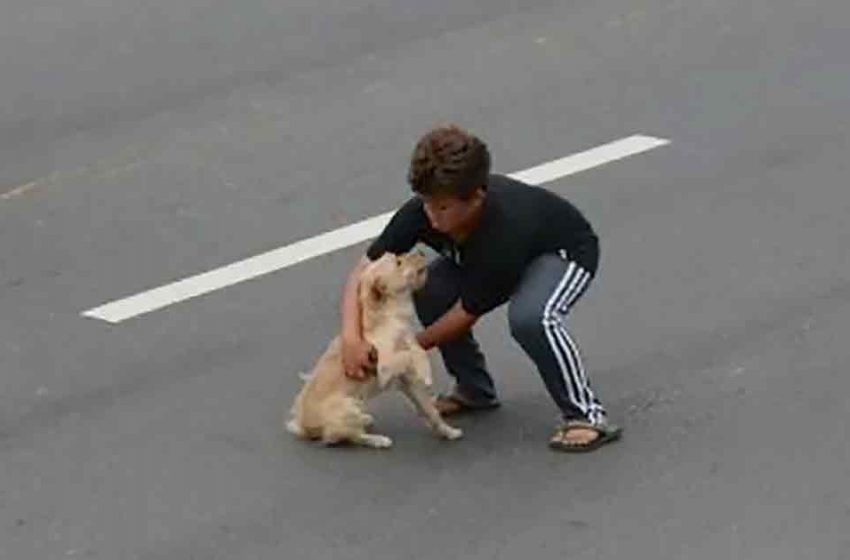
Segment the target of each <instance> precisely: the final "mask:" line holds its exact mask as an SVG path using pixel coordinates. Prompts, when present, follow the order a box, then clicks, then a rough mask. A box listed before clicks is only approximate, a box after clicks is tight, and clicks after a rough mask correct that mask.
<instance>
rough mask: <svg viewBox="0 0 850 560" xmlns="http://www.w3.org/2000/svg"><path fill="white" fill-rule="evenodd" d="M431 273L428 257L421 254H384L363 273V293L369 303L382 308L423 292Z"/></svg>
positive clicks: (361, 282) (361, 278) (361, 283)
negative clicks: (427, 261) (388, 303)
mask: <svg viewBox="0 0 850 560" xmlns="http://www.w3.org/2000/svg"><path fill="white" fill-rule="evenodd" d="M427 270H428V269H427V263H426V261H425V255H423V254H422V253H420V252H419V251H410V252H409V253H404V254H400V255H394V254H392V253H384V254H383V256H381V257H380V258H379V259H377V260H375V261H373V262H371V263H369V264H368V265H367V266H366V268H365V269H364V270H363V275H362V276H361V277H360V286H361V290H362V293H363V295H364V296H365V297H366V298H368V300H369V301H371V302H372V303H378V304H380V303H382V302H385V301H387V300H389V299H394V298H397V297H399V296H403V295H409V294H412V293H413V292H414V291H416V290H418V289H419V288H421V287H422V286H423V285H425V281H426V279H427V276H428V275H427Z"/></svg>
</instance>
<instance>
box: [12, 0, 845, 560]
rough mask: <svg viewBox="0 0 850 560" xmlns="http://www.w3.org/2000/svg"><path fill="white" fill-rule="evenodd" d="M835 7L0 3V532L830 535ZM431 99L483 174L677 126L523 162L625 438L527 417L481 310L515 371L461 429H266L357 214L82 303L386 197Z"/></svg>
mask: <svg viewBox="0 0 850 560" xmlns="http://www.w3.org/2000/svg"><path fill="white" fill-rule="evenodd" d="M848 29H850V4H848V3H846V2H843V1H842V0H822V1H820V2H817V3H811V4H810V3H805V2H801V1H793V0H749V1H745V2H742V1H739V0H712V1H710V2H697V1H685V0H664V1H662V0H600V1H597V2H590V3H587V2H574V1H569V2H555V1H552V0H532V1H528V2H522V3H520V2H513V1H510V0H491V1H487V2H484V1H475V0H453V1H451V2H449V1H447V0H428V1H427V2H425V1H414V0H379V1H374V2H373V1H367V0H346V1H345V2H343V1H340V0H322V1H320V2H317V1H308V0H297V1H287V2H281V1H272V0H243V1H242V2H238V3H236V2H225V1H223V0H177V1H174V0H170V1H165V0H151V1H149V2H145V3H139V2H133V1H131V0H108V1H107V0H61V1H60V0H38V1H33V0H7V1H6V2H4V3H3V6H2V7H0V52H2V53H3V54H2V57H0V558H2V559H3V560H6V559H9V560H31V559H32V560H45V559H59V558H63V559H67V558H99V559H108V560H114V559H140V560H142V559H169V560H172V559H173V560H187V559H190V558H198V559H204V560H206V559H228V560H236V559H251V560H255V559H256V560H265V559H280V558H286V559H287V560H289V559H293V560H295V559H302V558H304V559H313V558H316V559H329V558H334V559H335V558H345V559H352V560H359V559H363V560H366V559H368V560H375V559H388V560H390V559H392V560H395V559H398V558H417V559H419V560H427V559H445V558H464V559H470V560H472V559H479V558H480V559H485V558H486V559H493V558H504V559H506V560H516V559H517V558H529V559H531V558H534V559H535V560H549V559H555V558H558V559H560V558H570V559H574V560H584V559H600V560H601V559H605V560H614V559H617V560H619V559H629V560H637V559H641V560H643V559H646V560H658V559H668V558H669V559H688V560H703V559H705V560H716V559H727V558H728V559H747V560H761V559H765V560H784V559H789V560H797V559H803V558H813V559H817V560H831V559H836V560H844V559H847V558H850V537H848V536H846V535H847V529H848V527H850V484H848V478H850V446H848V426H850V420H849V419H848V418H850V416H848V411H850V396H848V395H850V378H848V376H847V367H846V366H847V362H848V358H850V345H848V344H847V332H848V331H850V261H849V260H848V249H847V248H848V247H850V228H849V227H848V225H847V219H846V217H847V215H848V213H849V212H850V190H848V176H849V175H850V173H848V172H850V163H848V161H849V159H850V158H848V156H850V144H849V143H848V140H850V137H848V133H850V33H848ZM448 120H456V121H458V122H459V123H461V124H462V125H465V126H467V127H469V128H471V129H473V130H475V131H476V132H478V133H480V134H481V135H482V136H483V137H484V138H485V139H486V140H487V141H488V142H489V143H490V145H491V148H492V151H493V154H494V163H495V168H496V170H497V171H501V172H509V171H514V170H518V169H523V168H527V167H530V166H532V165H535V164H538V163H540V162H544V161H549V160H552V159H554V158H558V157H561V156H564V155H567V154H570V153H574V152H577V151H580V150H583V149H587V148H590V147H593V146H596V145H599V144H603V143H606V142H610V141H612V140H616V139H618V138H622V137H624V136H628V135H631V134H648V135H653V136H658V137H661V138H665V139H669V140H670V144H669V145H667V146H664V147H662V148H659V149H656V150H653V151H650V152H647V153H645V154H641V155H637V156H635V157H632V158H628V159H626V160H622V161H618V162H613V163H610V164H608V165H605V166H602V167H598V168H596V169H593V170H590V171H586V172H584V173H581V174H577V175H574V176H571V177H568V178H565V179H563V180H559V181H556V182H554V183H551V184H549V185H548V186H549V187H550V188H552V189H553V190H555V191H557V192H559V193H562V194H564V195H565V196H568V197H569V198H570V199H571V200H573V201H574V202H575V203H576V204H577V205H578V206H579V207H580V208H582V209H583V210H584V211H585V213H586V214H587V215H588V217H589V218H590V219H591V220H592V221H593V223H594V225H595V226H596V228H597V230H598V231H599V233H600V235H601V238H602V251H603V256H602V266H601V270H600V276H599V278H598V279H597V281H596V283H595V284H594V286H593V288H592V289H591V290H590V291H589V292H588V294H587V296H586V297H585V299H584V301H583V302H582V303H581V304H580V305H579V306H578V307H577V308H576V309H575V312H574V314H573V317H572V327H571V328H572V332H573V334H574V335H575V337H576V339H577V340H578V341H579V342H580V344H581V346H582V350H583V353H584V355H585V358H586V361H587V365H588V368H589V370H590V373H591V375H592V380H593V382H594V385H595V386H596V387H597V389H598V391H599V393H600V395H601V396H602V398H603V399H604V401H605V402H606V404H607V405H608V407H609V408H610V409H611V413H612V416H613V418H614V419H615V420H616V421H618V422H619V423H621V424H623V425H624V426H625V428H626V433H625V439H624V440H623V441H622V442H620V443H619V444H617V445H616V446H611V447H608V448H606V449H604V450H601V451H599V452H597V453H594V454H590V455H587V456H565V455H560V454H555V453H553V452H551V451H549V450H548V449H547V447H546V445H545V443H546V440H547V438H548V435H549V432H550V430H551V429H552V428H553V427H554V425H555V420H556V414H555V410H554V408H553V407H552V405H551V404H550V402H549V400H548V398H547V397H546V395H545V392H544V390H543V386H542V383H541V381H540V380H539V379H538V378H537V375H536V373H535V371H534V370H533V368H532V367H531V364H530V363H529V362H527V361H526V359H525V358H524V356H523V354H522V353H521V351H520V350H519V348H518V346H516V345H515V344H514V343H513V342H512V341H511V340H510V339H509V337H508V335H507V326H506V323H505V317H504V312H503V310H499V311H497V312H495V313H494V314H492V315H491V316H488V317H487V318H485V319H484V320H483V322H482V323H481V324H480V326H479V328H478V333H479V338H480V339H481V342H482V345H483V346H484V348H485V350H486V351H487V354H488V358H489V361H490V364H491V366H492V369H493V370H494V375H495V376H496V377H497V379H498V382H499V388H500V391H501V396H502V399H503V400H504V403H505V406H504V407H503V408H502V409H501V410H500V411H498V412H496V413H493V414H490V415H487V416H486V417H481V418H468V419H463V420H461V421H458V425H460V426H462V427H463V428H464V429H465V431H466V437H465V439H464V440H462V441H460V442H456V443H445V442H441V441H437V440H435V439H433V438H432V437H431V435H430V434H429V433H428V432H427V431H426V430H425V429H424V428H423V427H422V426H421V425H420V423H419V422H418V420H417V419H415V418H414V417H413V416H412V415H411V413H410V412H409V411H408V408H407V406H406V405H405V404H404V403H402V402H401V399H396V398H393V397H391V396H387V397H384V398H382V399H381V400H380V401H378V402H376V403H375V406H374V410H375V414H376V416H377V417H378V422H379V427H380V429H381V430H382V431H383V432H385V433H387V434H389V435H391V436H393V437H394V439H395V440H396V446H395V448H394V449H393V450H392V451H389V452H369V451H365V450H327V449H323V448H321V447H318V446H312V445H307V444H304V443H302V442H296V441H294V440H292V439H291V438H290V437H288V435H287V434H285V433H283V431H282V429H281V415H282V413H283V411H284V410H285V409H286V408H287V407H288V406H289V403H290V401H291V399H292V397H293V396H294V394H295V391H296V390H297V388H298V386H299V383H300V381H299V380H298V378H297V375H296V373H297V372H298V371H301V370H304V369H307V368H308V367H309V366H310V364H311V363H312V362H313V360H315V358H316V357H317V355H318V353H319V352H320V351H321V349H322V348H323V347H324V345H325V343H326V342H327V340H328V338H329V337H331V336H333V334H334V333H335V330H336V328H337V309H336V301H337V294H338V292H339V289H340V287H341V283H342V280H343V275H344V274H345V272H346V271H347V269H348V267H349V266H350V265H351V264H352V263H353V262H354V260H355V259H356V258H358V255H359V254H360V252H362V250H363V245H362V244H361V245H359V246H356V247H352V248H350V249H346V250H343V251H338V252H334V253H332V254H328V255H325V256H322V257H319V258H316V259H313V260H310V261H309V262H306V263H303V264H299V265H296V266H294V267H291V268H288V269H285V270H281V271H279V272H277V273H274V274H271V275H268V276H264V277H262V278H258V279H255V280H252V281H249V282H245V283H241V284H238V285H235V286H231V287H229V288H226V289H224V290H220V291H216V292H214V293H211V294H207V295H205V296H202V297H199V298H196V299H192V300H189V301H185V302H182V303H179V304H176V305H173V306H169V307H167V308H165V309H162V310H158V311H155V312H152V313H150V314H148V315H144V316H142V317H138V318H135V319H131V320H128V321H125V322H122V323H119V324H117V325H110V324H107V323H105V322H102V321H98V320H94V319H90V318H85V317H82V316H81V315H80V313H81V312H82V311H84V310H86V309H89V308H91V307H93V306H96V305H99V304H102V303H104V302H107V301H110V300H114V299H116V298H121V297H124V296H127V295H131V294H134V293H137V292H140V291H143V290H145V289H148V288H151V287H155V286H158V285H161V284H163V283H166V282H170V281H172V280H175V279H179V278H183V277H186V276H189V275H192V274H196V273H199V272H203V271H204V270H207V269H210V268H214V267H218V266H221V265H224V264H227V263H230V262H233V261H236V260H239V259H241V258H245V257H249V256H251V255H254V254H257V253H260V252H262V251H266V250H269V249H272V248H275V247H279V246H281V245H285V244H287V243H291V242H293V241H296V240H299V239H302V238H306V237H310V236H314V235H317V234H319V233H322V232H324V231H328V230H332V229H334V228H338V227H340V226H344V225H346V224H349V223H352V222H355V221H357V220H360V219H363V218H366V217H369V216H372V215H375V214H378V213H380V212H384V211H387V210H390V209H392V208H393V207H394V206H395V205H396V204H398V203H399V202H401V201H403V200H404V199H405V198H406V196H407V190H406V186H405V184H404V174H405V166H406V162H407V157H408V154H409V152H410V149H411V148H412V145H413V142H414V141H415V139H416V137H417V136H418V135H419V134H420V133H421V132H423V131H424V130H425V129H427V128H428V127H429V126H431V125H432V124H434V123H437V122H443V121H448ZM435 363H436V360H435ZM439 385H440V387H444V386H446V378H445V375H444V374H442V371H440V382H439Z"/></svg>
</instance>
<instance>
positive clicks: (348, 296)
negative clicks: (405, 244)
mask: <svg viewBox="0 0 850 560" xmlns="http://www.w3.org/2000/svg"><path fill="white" fill-rule="evenodd" d="M368 264H369V258H368V257H365V256H364V257H362V258H361V259H360V261H358V262H357V264H356V265H354V268H353V269H352V270H351V272H350V273H349V274H348V279H347V280H346V282H345V286H344V287H343V290H342V299H341V301H340V315H341V316H342V325H341V329H340V331H341V332H340V338H341V342H342V364H343V368H344V369H345V374H346V375H347V376H348V377H351V378H353V379H358V380H363V379H366V377H367V374H366V371H365V368H366V367H368V366H372V365H374V363H373V362H375V361H376V359H377V357H376V356H375V354H374V349H373V348H372V346H371V344H369V343H368V342H366V341H365V340H364V339H363V332H362V329H361V326H360V325H361V321H360V298H359V297H358V291H359V288H360V275H361V274H362V272H363V269H364V268H366V265H368Z"/></svg>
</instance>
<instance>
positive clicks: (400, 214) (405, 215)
mask: <svg viewBox="0 0 850 560" xmlns="http://www.w3.org/2000/svg"><path fill="white" fill-rule="evenodd" d="M426 222H427V217H426V216H425V211H424V209H423V208H422V201H420V200H419V199H418V198H411V199H410V200H408V201H407V202H406V203H405V204H404V205H403V206H402V207H401V208H399V209H398V211H397V212H396V213H395V214H394V215H393V217H392V218H390V222H389V223H388V224H387V226H386V227H385V228H384V231H382V232H381V234H380V235H379V236H378V237H377V238H376V239H375V240H374V241H373V242H372V244H371V245H370V246H369V248H368V249H367V250H366V256H367V257H369V260H373V261H374V260H376V259H378V258H380V257H381V255H383V254H384V253H394V254H398V253H405V252H407V251H410V250H411V249H413V246H414V245H416V242H417V240H418V237H419V233H420V232H421V231H422V229H423V227H424V226H425V224H426Z"/></svg>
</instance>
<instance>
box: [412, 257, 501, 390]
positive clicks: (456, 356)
mask: <svg viewBox="0 0 850 560" xmlns="http://www.w3.org/2000/svg"><path fill="white" fill-rule="evenodd" d="M459 297H460V269H459V268H458V266H457V265H456V264H454V263H453V262H452V261H451V260H449V259H447V258H444V257H440V258H438V259H436V260H435V261H434V262H432V263H431V264H430V265H429V266H428V281H427V282H426V284H425V286H423V287H422V289H420V290H419V291H417V292H416V293H415V294H414V301H415V303H416V313H417V314H418V315H419V320H420V321H421V322H422V324H423V325H425V326H428V325H430V324H431V323H433V322H434V321H436V320H437V319H439V318H440V317H441V316H442V315H443V314H444V313H445V312H446V311H448V310H449V309H451V307H452V306H453V305H454V304H455V303H457V300H458V298H459ZM439 350H440V354H442V356H443V362H444V363H445V365H446V369H447V370H448V372H449V373H450V374H451V375H452V376H453V377H454V378H455V380H456V383H457V387H456V390H457V391H458V392H459V393H460V395H459V396H460V397H462V398H463V399H464V401H468V402H469V403H470V404H473V405H477V404H480V405H487V404H490V403H494V402H495V401H496V389H495V387H494V385H493V379H492V378H491V377H490V374H489V373H487V365H486V362H485V360H484V355H483V354H482V353H481V350H480V349H479V348H478V343H477V342H476V341H475V338H474V337H473V336H472V332H471V331H470V332H469V333H467V334H465V335H463V336H462V337H460V338H458V339H456V340H453V341H451V342H447V343H445V344H442V345H440V346H439Z"/></svg>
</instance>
